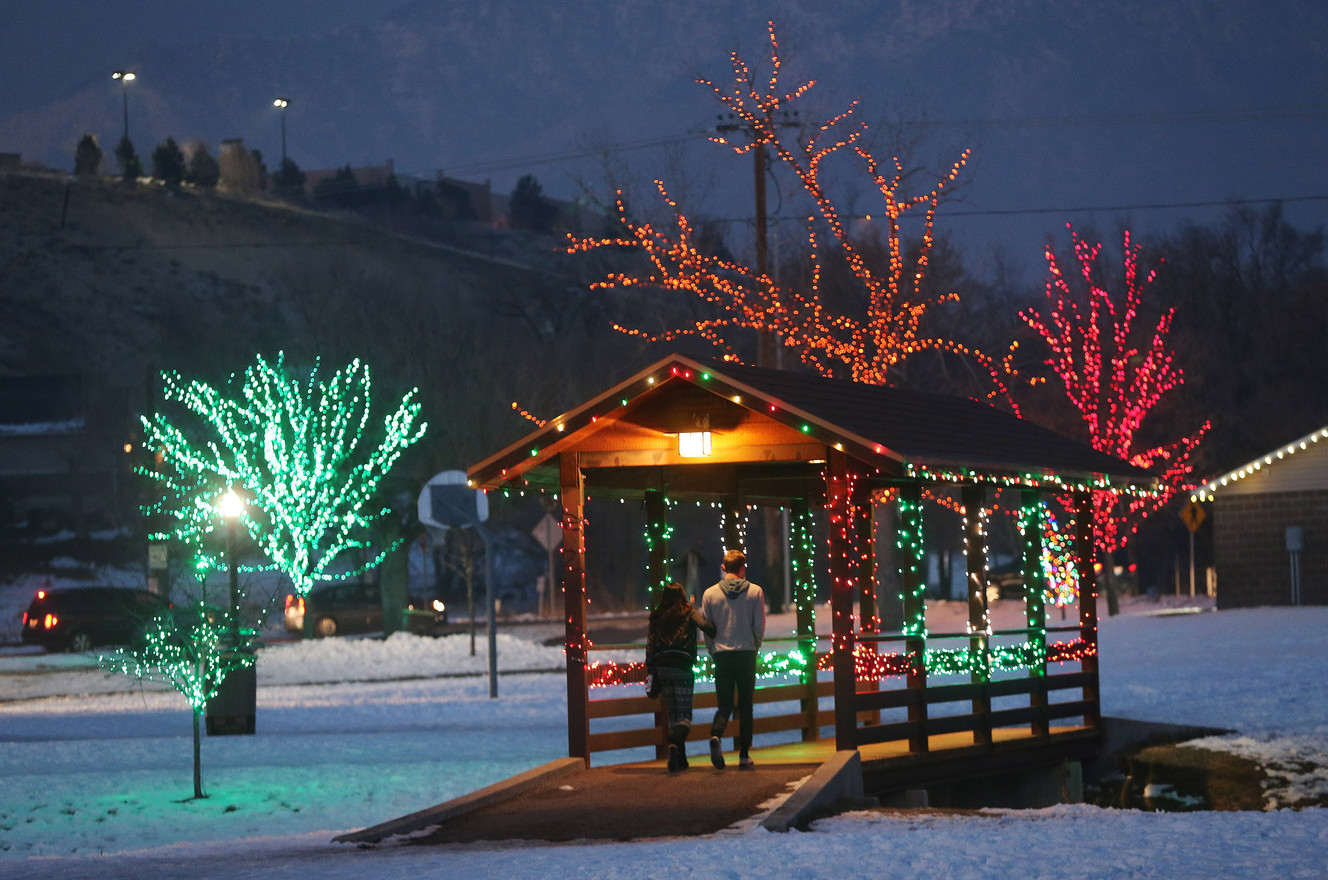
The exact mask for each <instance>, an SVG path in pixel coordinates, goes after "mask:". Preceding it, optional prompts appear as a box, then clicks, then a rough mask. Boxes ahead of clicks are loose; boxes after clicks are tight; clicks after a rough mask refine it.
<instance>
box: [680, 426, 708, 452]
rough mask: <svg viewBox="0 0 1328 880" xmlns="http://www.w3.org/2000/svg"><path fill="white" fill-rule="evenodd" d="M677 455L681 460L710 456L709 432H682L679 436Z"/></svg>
mask: <svg viewBox="0 0 1328 880" xmlns="http://www.w3.org/2000/svg"><path fill="white" fill-rule="evenodd" d="M678 454H679V455H680V456H682V457H683V458H704V457H705V456H707V455H710V454H711V451H710V432H709V431H684V432H683V433H681V434H679V435H678Z"/></svg>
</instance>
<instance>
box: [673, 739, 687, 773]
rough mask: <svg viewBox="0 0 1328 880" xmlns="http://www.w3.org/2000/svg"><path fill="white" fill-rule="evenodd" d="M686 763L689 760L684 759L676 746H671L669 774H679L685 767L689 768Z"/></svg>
mask: <svg viewBox="0 0 1328 880" xmlns="http://www.w3.org/2000/svg"><path fill="white" fill-rule="evenodd" d="M686 762H687V759H686V758H684V757H683V756H682V752H680V751H678V747H677V746H675V745H670V746H669V772H670V773H677V772H678V771H679V770H681V769H683V768H684V767H686V766H687V763H686Z"/></svg>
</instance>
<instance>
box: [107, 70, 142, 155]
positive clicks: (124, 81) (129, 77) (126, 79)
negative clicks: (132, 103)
mask: <svg viewBox="0 0 1328 880" xmlns="http://www.w3.org/2000/svg"><path fill="white" fill-rule="evenodd" d="M111 79H118V80H119V81H120V93H121V95H122V96H123V97H124V139H125V140H129V84H130V83H131V82H133V81H134V80H136V79H138V77H137V76H136V75H135V74H134V72H133V71H132V70H117V71H115V72H114V73H112V74H111Z"/></svg>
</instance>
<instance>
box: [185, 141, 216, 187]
mask: <svg viewBox="0 0 1328 880" xmlns="http://www.w3.org/2000/svg"><path fill="white" fill-rule="evenodd" d="M220 177H221V167H220V166H219V165H218V164H217V160H216V159H214V158H212V154H211V153H209V152H208V148H207V145H206V144H201V143H200V144H194V148H193V155H191V156H190V157H189V167H188V168H187V169H186V170H185V174H184V179H185V180H187V181H188V182H189V183H192V184H193V185H194V186H201V187H205V188H207V189H211V188H212V187H214V186H216V185H217V180H218V179H219V178H220Z"/></svg>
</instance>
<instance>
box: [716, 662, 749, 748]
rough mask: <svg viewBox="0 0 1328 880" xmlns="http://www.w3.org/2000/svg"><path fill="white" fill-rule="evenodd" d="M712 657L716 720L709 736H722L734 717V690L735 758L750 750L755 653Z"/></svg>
mask: <svg viewBox="0 0 1328 880" xmlns="http://www.w3.org/2000/svg"><path fill="white" fill-rule="evenodd" d="M714 658H715V701H716V703H717V704H718V707H717V708H716V709H715V720H714V723H712V724H711V725H710V735H711V736H719V737H722V736H723V735H724V728H725V727H727V726H728V723H729V718H730V717H731V716H732V715H733V691H734V689H735V688H736V690H737V692H738V757H740V758H745V757H747V750H748V749H750V748H751V747H752V696H753V692H754V691H755V690H756V652H755V651H717V652H716V653H715V655H714Z"/></svg>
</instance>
